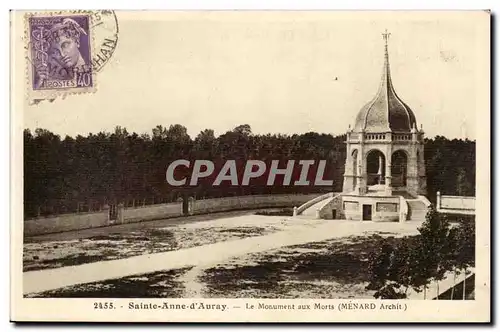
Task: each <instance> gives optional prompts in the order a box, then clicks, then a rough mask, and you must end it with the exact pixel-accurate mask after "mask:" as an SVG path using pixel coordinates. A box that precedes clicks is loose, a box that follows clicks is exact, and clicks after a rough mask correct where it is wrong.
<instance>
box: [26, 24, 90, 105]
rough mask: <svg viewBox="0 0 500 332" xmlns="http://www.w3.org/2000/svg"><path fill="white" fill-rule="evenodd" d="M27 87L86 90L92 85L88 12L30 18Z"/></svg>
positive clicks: (68, 90)
mask: <svg viewBox="0 0 500 332" xmlns="http://www.w3.org/2000/svg"><path fill="white" fill-rule="evenodd" d="M28 21H29V23H28V27H27V28H28V33H29V40H28V42H29V45H30V52H29V55H28V56H29V57H30V59H31V61H30V65H29V67H31V68H29V69H30V70H29V72H30V77H29V88H30V90H31V91H33V92H34V93H36V92H41V93H42V95H43V92H44V91H53V92H58V91H63V92H85V91H89V90H91V89H92V88H94V87H95V77H94V75H93V68H92V63H91V59H92V54H91V52H92V36H91V31H90V28H91V20H90V15H55V16H50V15H43V16H31V17H29V20H28Z"/></svg>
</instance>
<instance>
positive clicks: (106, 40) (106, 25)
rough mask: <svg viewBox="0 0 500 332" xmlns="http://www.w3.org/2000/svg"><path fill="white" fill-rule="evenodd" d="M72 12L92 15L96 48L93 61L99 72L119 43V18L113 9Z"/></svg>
mask: <svg viewBox="0 0 500 332" xmlns="http://www.w3.org/2000/svg"><path fill="white" fill-rule="evenodd" d="M72 13H75V14H78V13H86V14H89V15H91V18H92V25H91V26H90V30H91V31H92V34H93V39H94V42H93V46H94V49H93V50H92V52H91V56H92V59H91V63H92V69H93V70H94V72H99V71H101V70H102V68H103V67H104V66H105V65H106V64H107V63H108V62H109V60H110V59H111V58H112V56H113V54H114V52H115V50H116V47H117V45H118V33H119V27H118V19H117V18H116V14H115V12H114V11H113V10H106V9H104V10H81V11H72Z"/></svg>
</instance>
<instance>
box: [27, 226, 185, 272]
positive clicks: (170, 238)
mask: <svg viewBox="0 0 500 332" xmlns="http://www.w3.org/2000/svg"><path fill="white" fill-rule="evenodd" d="M177 248H178V243H177V241H176V239H175V237H174V234H173V232H172V231H170V230H167V229H146V230H142V231H137V232H132V233H128V234H107V235H96V236H92V237H89V238H86V239H77V240H72V241H54V242H40V243H36V242H31V243H26V244H25V245H24V251H23V263H24V264H23V269H24V271H33V270H42V269H50V268H58V267H63V266H73V265H80V264H86V263H93V262H97V261H103V260H112V259H122V258H127V257H131V256H136V255H142V254H152V253H158V252H165V251H170V250H176V249H177Z"/></svg>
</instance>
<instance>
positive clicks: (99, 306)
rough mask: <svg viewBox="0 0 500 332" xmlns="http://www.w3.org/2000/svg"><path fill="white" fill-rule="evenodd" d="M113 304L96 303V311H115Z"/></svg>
mask: <svg viewBox="0 0 500 332" xmlns="http://www.w3.org/2000/svg"><path fill="white" fill-rule="evenodd" d="M114 308H115V306H114V305H113V302H94V309H114Z"/></svg>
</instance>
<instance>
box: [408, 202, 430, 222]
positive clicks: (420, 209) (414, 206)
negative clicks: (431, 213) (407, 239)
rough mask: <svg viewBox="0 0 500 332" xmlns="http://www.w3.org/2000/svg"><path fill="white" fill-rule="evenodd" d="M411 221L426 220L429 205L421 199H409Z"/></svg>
mask: <svg viewBox="0 0 500 332" xmlns="http://www.w3.org/2000/svg"><path fill="white" fill-rule="evenodd" d="M406 201H407V202H408V212H409V215H410V219H409V221H424V220H425V215H426V214H427V206H426V205H425V204H424V202H422V200H420V199H418V198H417V199H407V200H406Z"/></svg>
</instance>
